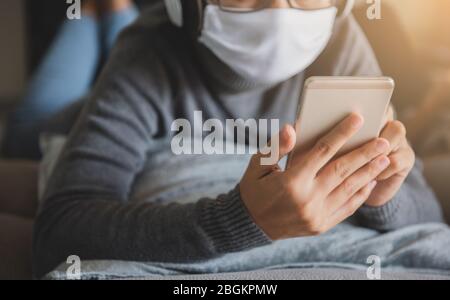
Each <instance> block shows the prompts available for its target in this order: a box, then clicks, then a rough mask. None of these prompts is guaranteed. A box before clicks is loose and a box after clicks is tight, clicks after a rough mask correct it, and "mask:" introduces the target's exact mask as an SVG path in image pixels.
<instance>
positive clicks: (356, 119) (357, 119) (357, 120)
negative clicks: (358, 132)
mask: <svg viewBox="0 0 450 300" xmlns="http://www.w3.org/2000/svg"><path fill="white" fill-rule="evenodd" d="M363 123H364V120H363V118H362V117H361V116H360V115H356V114H355V115H354V116H353V118H352V126H353V128H355V129H359V128H361V127H362V125H363Z"/></svg>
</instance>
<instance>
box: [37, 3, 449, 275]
mask: <svg viewBox="0 0 450 300" xmlns="http://www.w3.org/2000/svg"><path fill="white" fill-rule="evenodd" d="M379 74H380V70H379V68H378V65H377V63H376V60H375V58H374V55H373V53H372V51H371V49H370V47H369V45H368V42H367V40H366V39H365V37H364V35H363V34H362V32H361V30H360V28H359V27H358V26H357V24H356V22H355V21H354V19H353V18H352V17H350V18H347V19H346V20H343V21H340V22H338V24H337V25H336V31H335V34H334V36H333V39H332V40H331V42H330V43H329V45H328V47H327V49H326V50H325V51H324V53H323V54H322V55H321V57H319V59H318V60H317V61H316V62H315V63H314V65H313V66H311V68H310V69H309V70H308V71H307V72H306V73H305V74H299V75H298V76H295V77H294V78H292V79H290V80H288V81H286V82H284V83H282V84H279V85H277V86H275V87H264V86H257V85H255V84H253V83H252V82H247V81H245V80H243V79H242V78H240V77H239V76H237V75H236V74H234V73H233V72H232V71H231V70H230V69H229V68H227V67H226V66H225V65H223V64H222V63H221V62H220V60H218V59H217V58H216V57H214V55H213V54H212V53H210V52H209V51H208V50H207V49H206V48H204V47H202V46H201V45H199V44H198V43H197V42H192V41H191V40H190V39H188V38H187V37H186V36H185V35H184V33H183V32H182V31H180V30H179V29H177V28H175V27H174V26H172V25H171V24H170V23H169V22H168V21H167V18H166V15H165V12H164V10H163V8H162V7H161V6H156V7H154V8H152V9H149V10H148V11H147V12H145V13H144V14H143V15H142V17H141V19H140V20H139V21H138V22H137V23H136V24H135V25H133V26H132V27H131V28H129V29H128V30H127V31H126V32H125V33H124V34H122V36H121V38H120V40H119V43H118V45H117V47H116V49H115V50H114V51H113V53H112V57H111V59H110V61H109V63H108V64H107V66H106V68H105V70H104V71H103V73H102V75H101V76H100V79H99V81H98V83H97V84H96V86H95V88H94V90H93V92H92V95H91V97H90V99H89V101H88V102H87V104H86V105H85V107H84V110H83V112H82V114H81V116H80V118H79V120H78V122H77V123H76V125H75V126H74V128H73V130H72V132H71V134H70V136H69V140H68V143H67V145H66V147H65V150H64V151H63V152H62V155H61V157H60V160H59V162H58V164H57V166H56V169H55V171H54V173H53V176H52V178H51V179H50V182H49V185H48V188H47V191H46V193H45V203H44V205H43V207H42V208H41V210H40V213H39V216H38V218H37V221H36V224H35V232H34V243H33V248H34V249H33V254H34V257H33V261H34V271H35V275H36V276H37V277H40V276H42V275H44V274H45V273H47V272H49V271H51V270H52V269H53V268H54V267H56V266H57V265H58V264H60V263H62V262H63V261H65V260H66V258H67V257H68V256H69V255H78V256H80V257H81V258H82V259H84V260H91V259H115V260H132V261H155V262H192V261H199V260H204V259H208V258H212V257H216V256H219V255H222V254H224V253H227V252H235V251H241V250H245V249H249V248H253V247H258V246H262V245H265V244H268V243H271V241H270V239H269V238H268V237H267V236H266V235H265V234H264V232H263V231H262V230H261V229H260V228H258V226H257V225H256V224H255V223H254V222H253V221H252V219H251V217H250V215H249V214H248V212H247V210H246V208H245V206H244V204H243V203H242V201H241V199H240V195H239V191H238V189H233V190H230V191H223V192H224V194H223V195H221V196H219V197H217V198H216V199H212V198H204V199H198V201H196V202H194V203H190V204H175V203H172V204H168V205H167V204H164V203H148V202H146V203H136V202H131V201H129V200H130V190H131V188H132V186H133V184H134V183H135V181H136V179H137V178H138V175H139V174H140V173H141V171H142V170H143V168H144V166H145V165H146V158H147V154H148V153H151V152H152V151H153V150H154V149H156V148H158V147H161V146H162V145H168V143H167V141H168V140H169V139H170V138H171V136H172V134H173V133H172V132H171V130H170V126H171V124H172V122H173V121H174V120H175V119H178V118H186V119H188V120H192V117H193V112H194V111H195V110H200V111H202V112H203V117H204V119H210V118H215V119H220V120H225V119H237V118H242V119H249V118H257V119H258V118H265V119H275V118H276V119H280V121H281V124H284V123H288V122H292V121H293V120H294V118H295V115H294V113H295V111H296V106H297V101H298V99H299V94H300V92H301V87H302V83H303V80H304V78H306V77H307V76H309V75H379ZM191 167H192V168H195V165H193V166H191ZM212 171H213V170H212ZM440 220H441V216H440V211H439V207H438V205H437V203H436V200H435V198H434V196H433V194H432V192H431V191H430V190H429V189H428V187H427V186H426V183H425V182H424V180H423V178H422V177H421V174H420V172H419V171H418V170H415V171H414V172H413V173H412V175H411V176H410V178H409V179H408V182H407V183H405V185H404V186H403V187H402V189H401V191H400V192H399V194H398V195H397V196H396V198H395V199H393V200H392V201H391V202H390V203H389V204H387V205H386V206H384V207H381V208H377V209H375V208H369V207H364V208H362V209H361V210H360V211H359V212H358V221H359V222H360V224H361V225H362V226H368V227H371V228H375V229H378V230H393V229H396V228H399V227H402V226H406V225H409V224H415V223H420V222H427V221H440Z"/></svg>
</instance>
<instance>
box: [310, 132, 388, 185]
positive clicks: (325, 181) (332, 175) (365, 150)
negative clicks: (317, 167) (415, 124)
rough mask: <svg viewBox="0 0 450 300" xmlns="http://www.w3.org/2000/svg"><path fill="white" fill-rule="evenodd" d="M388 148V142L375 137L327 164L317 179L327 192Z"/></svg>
mask: <svg viewBox="0 0 450 300" xmlns="http://www.w3.org/2000/svg"><path fill="white" fill-rule="evenodd" d="M389 149H390V145H389V142H388V141H387V140H385V139H375V140H373V141H371V142H370V143H367V144H366V145H364V146H363V147H361V148H359V149H357V150H354V151H352V152H351V153H349V154H347V155H345V156H343V157H341V158H339V159H337V160H335V161H333V162H332V163H330V164H328V165H327V166H326V167H325V168H324V169H323V170H322V171H320V173H319V175H318V177H317V181H318V182H320V183H321V186H323V187H324V191H325V192H327V193H329V192H331V191H333V190H334V189H335V188H337V187H338V186H339V185H340V184H341V183H342V182H344V180H345V179H347V178H348V177H349V176H351V175H352V174H353V173H355V172H356V171H358V170H359V169H360V168H362V167H363V166H365V165H366V164H368V163H369V162H371V161H372V160H374V159H375V158H376V157H378V156H379V155H381V154H384V153H386V152H387V151H388V150H389Z"/></svg>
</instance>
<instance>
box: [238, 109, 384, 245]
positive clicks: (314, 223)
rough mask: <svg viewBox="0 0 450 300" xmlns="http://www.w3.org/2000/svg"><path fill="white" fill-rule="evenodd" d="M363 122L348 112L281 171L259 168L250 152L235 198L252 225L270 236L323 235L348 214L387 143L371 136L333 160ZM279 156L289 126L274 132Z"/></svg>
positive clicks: (368, 186) (291, 139)
mask: <svg viewBox="0 0 450 300" xmlns="http://www.w3.org/2000/svg"><path fill="white" fill-rule="evenodd" d="M362 124H363V120H362V118H361V117H360V116H359V115H356V114H352V115H350V116H349V117H347V118H346V119H345V120H344V121H342V122H341V123H340V124H339V125H338V126H336V127H335V128H334V129H333V130H332V131H331V132H330V133H329V134H328V135H326V136H325V137H323V138H322V139H321V140H320V141H319V142H318V143H317V144H316V145H315V146H314V147H313V148H312V149H311V150H310V151H309V152H307V153H306V154H303V155H301V156H300V157H296V158H295V161H294V163H293V164H292V165H291V166H290V168H289V169H287V170H286V171H282V170H281V169H280V168H279V166H278V164H277V165H273V166H264V165H262V164H261V158H262V157H263V155H262V154H257V155H254V156H253V157H252V159H251V161H250V164H249V166H248V169H247V171H246V173H245V175H244V177H243V178H242V180H241V183H240V185H239V187H240V193H241V198H242V200H243V202H244V204H245V206H246V207H247V209H248V211H249V213H250V215H251V216H252V218H253V220H254V221H255V223H256V224H257V225H258V226H259V227H260V228H261V229H262V230H263V231H264V232H265V233H266V234H267V235H268V236H269V237H270V238H271V239H272V240H280V239H287V238H294V237H302V236H313V235H318V234H321V233H324V232H326V231H328V230H330V229H331V228H333V227H334V226H336V225H337V224H339V223H341V222H342V221H344V220H346V219H347V218H348V217H350V216H351V215H353V214H354V213H355V212H356V211H357V210H358V209H359V208H360V207H361V206H362V205H363V204H364V202H365V201H366V200H367V199H368V197H369V196H370V194H371V192H372V190H373V189H374V187H375V186H376V181H375V179H376V178H377V177H378V175H380V174H381V173H382V172H383V170H385V169H386V168H387V167H388V166H389V164H390V161H389V158H388V157H387V156H386V155H384V153H387V151H388V150H389V147H390V146H389V143H388V141H386V140H384V139H376V140H373V141H371V142H369V143H368V144H366V145H364V146H362V147H361V148H359V149H356V150H354V151H352V152H351V153H349V154H346V155H344V156H342V157H340V158H338V159H334V157H335V155H336V154H337V153H338V152H339V150H340V149H341V148H342V147H343V146H344V145H345V144H346V142H347V141H348V140H349V139H350V138H351V137H352V136H353V135H354V134H355V133H357V132H358V131H359V130H360V129H361V127H362ZM279 141H280V142H279V149H278V152H279V155H278V159H279V160H280V159H281V158H283V157H284V156H286V155H287V154H289V153H290V152H291V151H292V150H293V148H294V146H295V143H296V134H295V130H294V128H293V127H292V126H285V127H284V128H283V129H282V130H281V131H280V134H279Z"/></svg>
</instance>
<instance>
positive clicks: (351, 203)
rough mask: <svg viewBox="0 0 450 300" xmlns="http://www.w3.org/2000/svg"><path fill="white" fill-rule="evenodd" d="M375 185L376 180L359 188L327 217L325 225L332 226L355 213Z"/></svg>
mask: <svg viewBox="0 0 450 300" xmlns="http://www.w3.org/2000/svg"><path fill="white" fill-rule="evenodd" d="M376 186H377V182H376V181H371V182H370V183H368V184H367V185H366V186H364V187H363V188H362V189H361V190H359V191H358V192H357V193H356V194H355V195H353V196H352V197H351V198H350V200H348V201H347V202H346V203H345V204H344V205H343V206H341V207H340V208H339V209H338V210H336V212H334V213H333V214H332V215H331V217H330V218H329V220H330V221H329V222H328V224H327V227H329V228H333V227H334V226H336V225H337V224H340V223H342V222H343V221H345V220H346V219H348V218H349V217H351V216H352V215H354V214H355V213H356V211H357V210H358V209H360V208H361V206H363V205H364V203H365V202H366V201H367V199H369V197H370V194H371V193H372V192H373V190H374V189H375V187H376Z"/></svg>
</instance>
